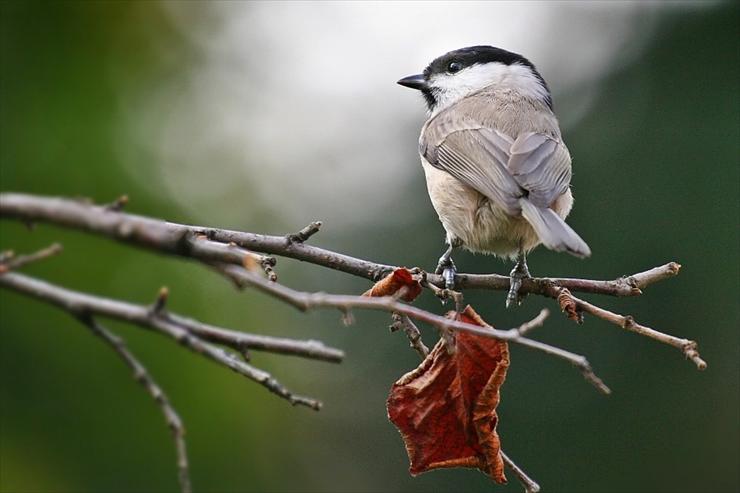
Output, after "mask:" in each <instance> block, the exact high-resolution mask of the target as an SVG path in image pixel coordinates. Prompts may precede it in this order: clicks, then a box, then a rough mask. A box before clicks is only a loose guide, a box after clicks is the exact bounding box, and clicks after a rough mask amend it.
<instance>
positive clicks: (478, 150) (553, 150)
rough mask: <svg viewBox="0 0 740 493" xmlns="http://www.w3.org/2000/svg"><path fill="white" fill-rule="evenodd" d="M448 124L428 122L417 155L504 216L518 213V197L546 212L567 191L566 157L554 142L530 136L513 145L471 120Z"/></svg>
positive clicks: (447, 120) (568, 171) (448, 119)
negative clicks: (505, 213)
mask: <svg viewBox="0 0 740 493" xmlns="http://www.w3.org/2000/svg"><path fill="white" fill-rule="evenodd" d="M440 117H442V115H440ZM452 118H454V117H446V116H445V117H443V118H437V119H435V121H433V122H432V124H431V125H430V126H429V127H428V128H427V130H426V131H425V132H424V134H423V136H422V140H421V141H420V143H419V144H420V150H421V152H422V154H423V155H424V157H425V159H426V160H427V161H428V162H429V163H430V164H431V165H432V166H434V167H436V168H438V169H441V170H443V171H446V172H448V173H450V174H451V175H452V176H454V177H455V178H457V179H458V180H460V181H462V182H463V183H465V184H467V185H468V186H470V187H472V188H474V189H475V190H477V191H478V192H480V193H481V194H483V195H485V196H486V197H488V198H489V199H490V200H492V201H494V203H496V204H497V205H498V206H500V207H501V208H503V209H504V210H506V212H507V213H508V214H510V215H517V214H519V213H520V211H521V205H520V204H519V200H520V199H521V198H522V197H526V198H527V199H528V200H529V201H530V202H532V203H533V204H534V205H536V206H538V207H543V208H547V207H550V205H551V204H552V203H553V201H554V200H555V199H556V198H558V197H559V196H560V195H562V194H563V193H565V192H566V190H567V189H568V186H569V184H570V177H571V167H570V155H569V154H568V150H567V148H566V147H565V146H564V145H563V144H562V143H560V142H558V141H557V140H555V139H554V138H552V137H550V136H548V135H545V134H541V133H533V132H530V133H524V134H520V135H519V136H518V137H517V138H516V140H514V139H512V138H511V137H509V136H508V135H506V134H504V133H503V132H500V131H498V130H496V129H494V128H488V127H485V126H483V125H480V124H478V123H476V122H474V121H471V120H470V119H467V118H466V119H460V120H457V121H455V120H453V119H452Z"/></svg>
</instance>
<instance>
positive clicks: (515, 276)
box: [506, 262, 529, 308]
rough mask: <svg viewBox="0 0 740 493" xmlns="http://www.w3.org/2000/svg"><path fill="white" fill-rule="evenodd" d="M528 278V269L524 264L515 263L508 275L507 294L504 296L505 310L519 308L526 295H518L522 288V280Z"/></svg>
mask: <svg viewBox="0 0 740 493" xmlns="http://www.w3.org/2000/svg"><path fill="white" fill-rule="evenodd" d="M528 277H529V269H528V268H527V264H526V263H524V262H517V264H516V265H515V266H514V269H513V270H512V271H511V273H510V274H509V293H508V294H507V295H506V308H511V307H512V306H519V305H521V304H522V301H524V297H525V296H526V295H521V294H519V290H520V289H521V287H522V280H524V279H527V278H528Z"/></svg>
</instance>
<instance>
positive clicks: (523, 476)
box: [501, 450, 540, 493]
mask: <svg viewBox="0 0 740 493" xmlns="http://www.w3.org/2000/svg"><path fill="white" fill-rule="evenodd" d="M501 458H502V459H504V464H506V465H507V466H509V469H511V470H512V472H513V473H514V474H515V475H516V477H517V478H519V482H520V483H522V485H523V486H524V493H539V491H540V485H539V484H537V483H536V482H535V480H534V479H532V478H530V477H529V476H527V473H526V472H524V470H522V468H520V467H519V466H517V465H516V464H515V463H514V461H513V460H511V459H510V458H509V456H508V455H506V454H505V453H504V451H503V450H502V451H501Z"/></svg>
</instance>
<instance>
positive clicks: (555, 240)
mask: <svg viewBox="0 0 740 493" xmlns="http://www.w3.org/2000/svg"><path fill="white" fill-rule="evenodd" d="M398 84H400V85H402V86H405V87H410V88H412V89H417V90H419V91H421V93H422V95H423V96H424V99H425V100H426V103H427V106H428V109H429V119H428V120H427V121H426V123H425V124H424V126H423V127H422V129H421V137H420V138H419V154H420V155H421V164H422V167H423V168H424V173H425V175H426V182H427V190H428V191H429V197H430V198H431V200H432V205H433V206H434V209H435V210H436V211H437V215H438V216H439V220H440V221H441V222H442V225H443V226H444V229H445V231H446V233H447V237H446V243H447V246H448V248H447V250H446V251H445V253H444V254H443V255H442V257H440V259H439V263H438V266H437V273H440V274H442V275H443V277H444V279H445V285H446V287H447V288H448V289H452V288H453V287H454V282H455V272H456V271H455V264H454V263H453V261H452V252H453V249H455V248H457V247H464V248H465V249H467V250H469V251H471V252H474V253H476V252H478V253H486V254H494V255H497V256H499V257H503V258H510V259H512V260H513V259H516V264H515V266H514V269H513V270H512V271H511V273H510V279H511V281H510V289H509V293H508V295H507V297H506V306H507V307H508V306H511V305H512V304H519V303H521V297H520V296H519V289H520V288H521V284H522V280H523V279H525V278H527V277H529V269H528V268H527V259H526V255H527V253H529V252H530V251H531V250H532V249H533V248H535V247H536V246H537V245H539V244H543V245H545V246H546V247H547V248H549V249H551V250H555V251H557V252H563V251H565V252H568V253H570V254H572V255H575V256H577V257H588V256H589V255H591V250H590V249H589V247H588V245H587V244H586V242H585V241H583V240H582V239H581V237H580V236H578V234H577V233H576V232H575V231H573V229H572V228H571V227H570V226H568V225H567V224H566V223H565V221H564V219H565V218H566V216H567V215H568V213H569V212H570V210H571V207H572V206H573V195H572V194H571V191H570V178H571V158H570V153H569V152H568V149H567V148H566V147H565V144H564V143H563V140H562V137H561V135H560V127H559V125H558V120H557V118H556V117H555V114H554V113H553V110H552V96H551V94H550V90H549V89H548V87H547V83H545V80H544V79H543V78H542V76H541V75H540V74H539V72H537V69H536V68H535V66H534V65H533V64H532V63H531V62H530V61H529V60H527V59H526V58H524V57H523V56H522V55H518V54H516V53H512V52H510V51H506V50H503V49H500V48H495V47H492V46H472V47H468V48H461V49H459V50H455V51H451V52H449V53H446V54H445V55H442V56H440V57H439V58H436V59H435V60H434V61H432V63H430V64H429V66H428V67H427V68H426V69H424V73H422V74H419V75H412V76H409V77H405V78H403V79H401V80H399V81H398Z"/></svg>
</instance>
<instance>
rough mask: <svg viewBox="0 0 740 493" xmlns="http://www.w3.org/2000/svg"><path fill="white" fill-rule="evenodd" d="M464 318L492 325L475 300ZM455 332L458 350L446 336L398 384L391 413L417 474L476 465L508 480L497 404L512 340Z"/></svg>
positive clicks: (390, 404)
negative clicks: (452, 349) (447, 345)
mask: <svg viewBox="0 0 740 493" xmlns="http://www.w3.org/2000/svg"><path fill="white" fill-rule="evenodd" d="M455 315H456V313H455V312H450V313H449V314H448V315H447V316H448V317H450V318H453V317H455ZM458 319H459V320H462V321H464V322H467V323H471V324H476V325H480V326H482V327H490V325H488V324H486V323H485V321H483V319H481V318H480V316H479V315H478V314H477V313H476V312H475V311H474V310H473V309H472V308H471V307H470V306H468V307H466V308H465V310H464V311H463V312H462V313H461V314H460V315H459V317H458ZM454 338H455V347H456V350H455V352H454V354H449V353H448V352H447V351H446V350H445V347H444V344H443V343H442V342H441V341H440V342H438V343H437V345H436V346H434V348H433V349H432V351H431V352H430V353H429V355H428V356H427V357H426V358H425V359H424V361H423V362H422V363H421V364H420V365H419V367H417V368H416V369H415V370H413V371H411V372H409V373H407V374H406V375H404V376H403V377H401V378H400V379H399V380H398V381H397V382H396V383H395V384H393V387H392V388H391V392H390V395H389V396H388V403H387V406H388V418H389V419H390V420H391V422H392V423H393V424H394V425H396V427H397V428H398V430H399V431H400V433H401V436H402V437H403V440H404V443H405V445H406V451H407V452H408V456H409V461H410V463H411V464H410V467H409V471H410V472H411V474H412V475H417V474H421V473H423V472H426V471H429V470H432V469H439V468H450V467H474V468H477V469H479V470H481V471H483V472H484V473H485V474H487V475H489V476H490V477H491V478H492V479H493V480H494V481H496V482H497V483H505V482H506V476H505V475H504V462H503V458H502V457H501V443H500V440H499V436H498V433H497V431H496V426H497V424H498V416H497V414H496V407H497V406H498V403H499V401H500V388H501V385H502V384H503V383H504V380H505V378H506V371H507V369H508V367H509V348H508V345H507V343H506V342H505V341H499V340H496V339H490V338H487V337H480V336H476V335H473V334H468V333H465V332H457V333H455V334H454Z"/></svg>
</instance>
